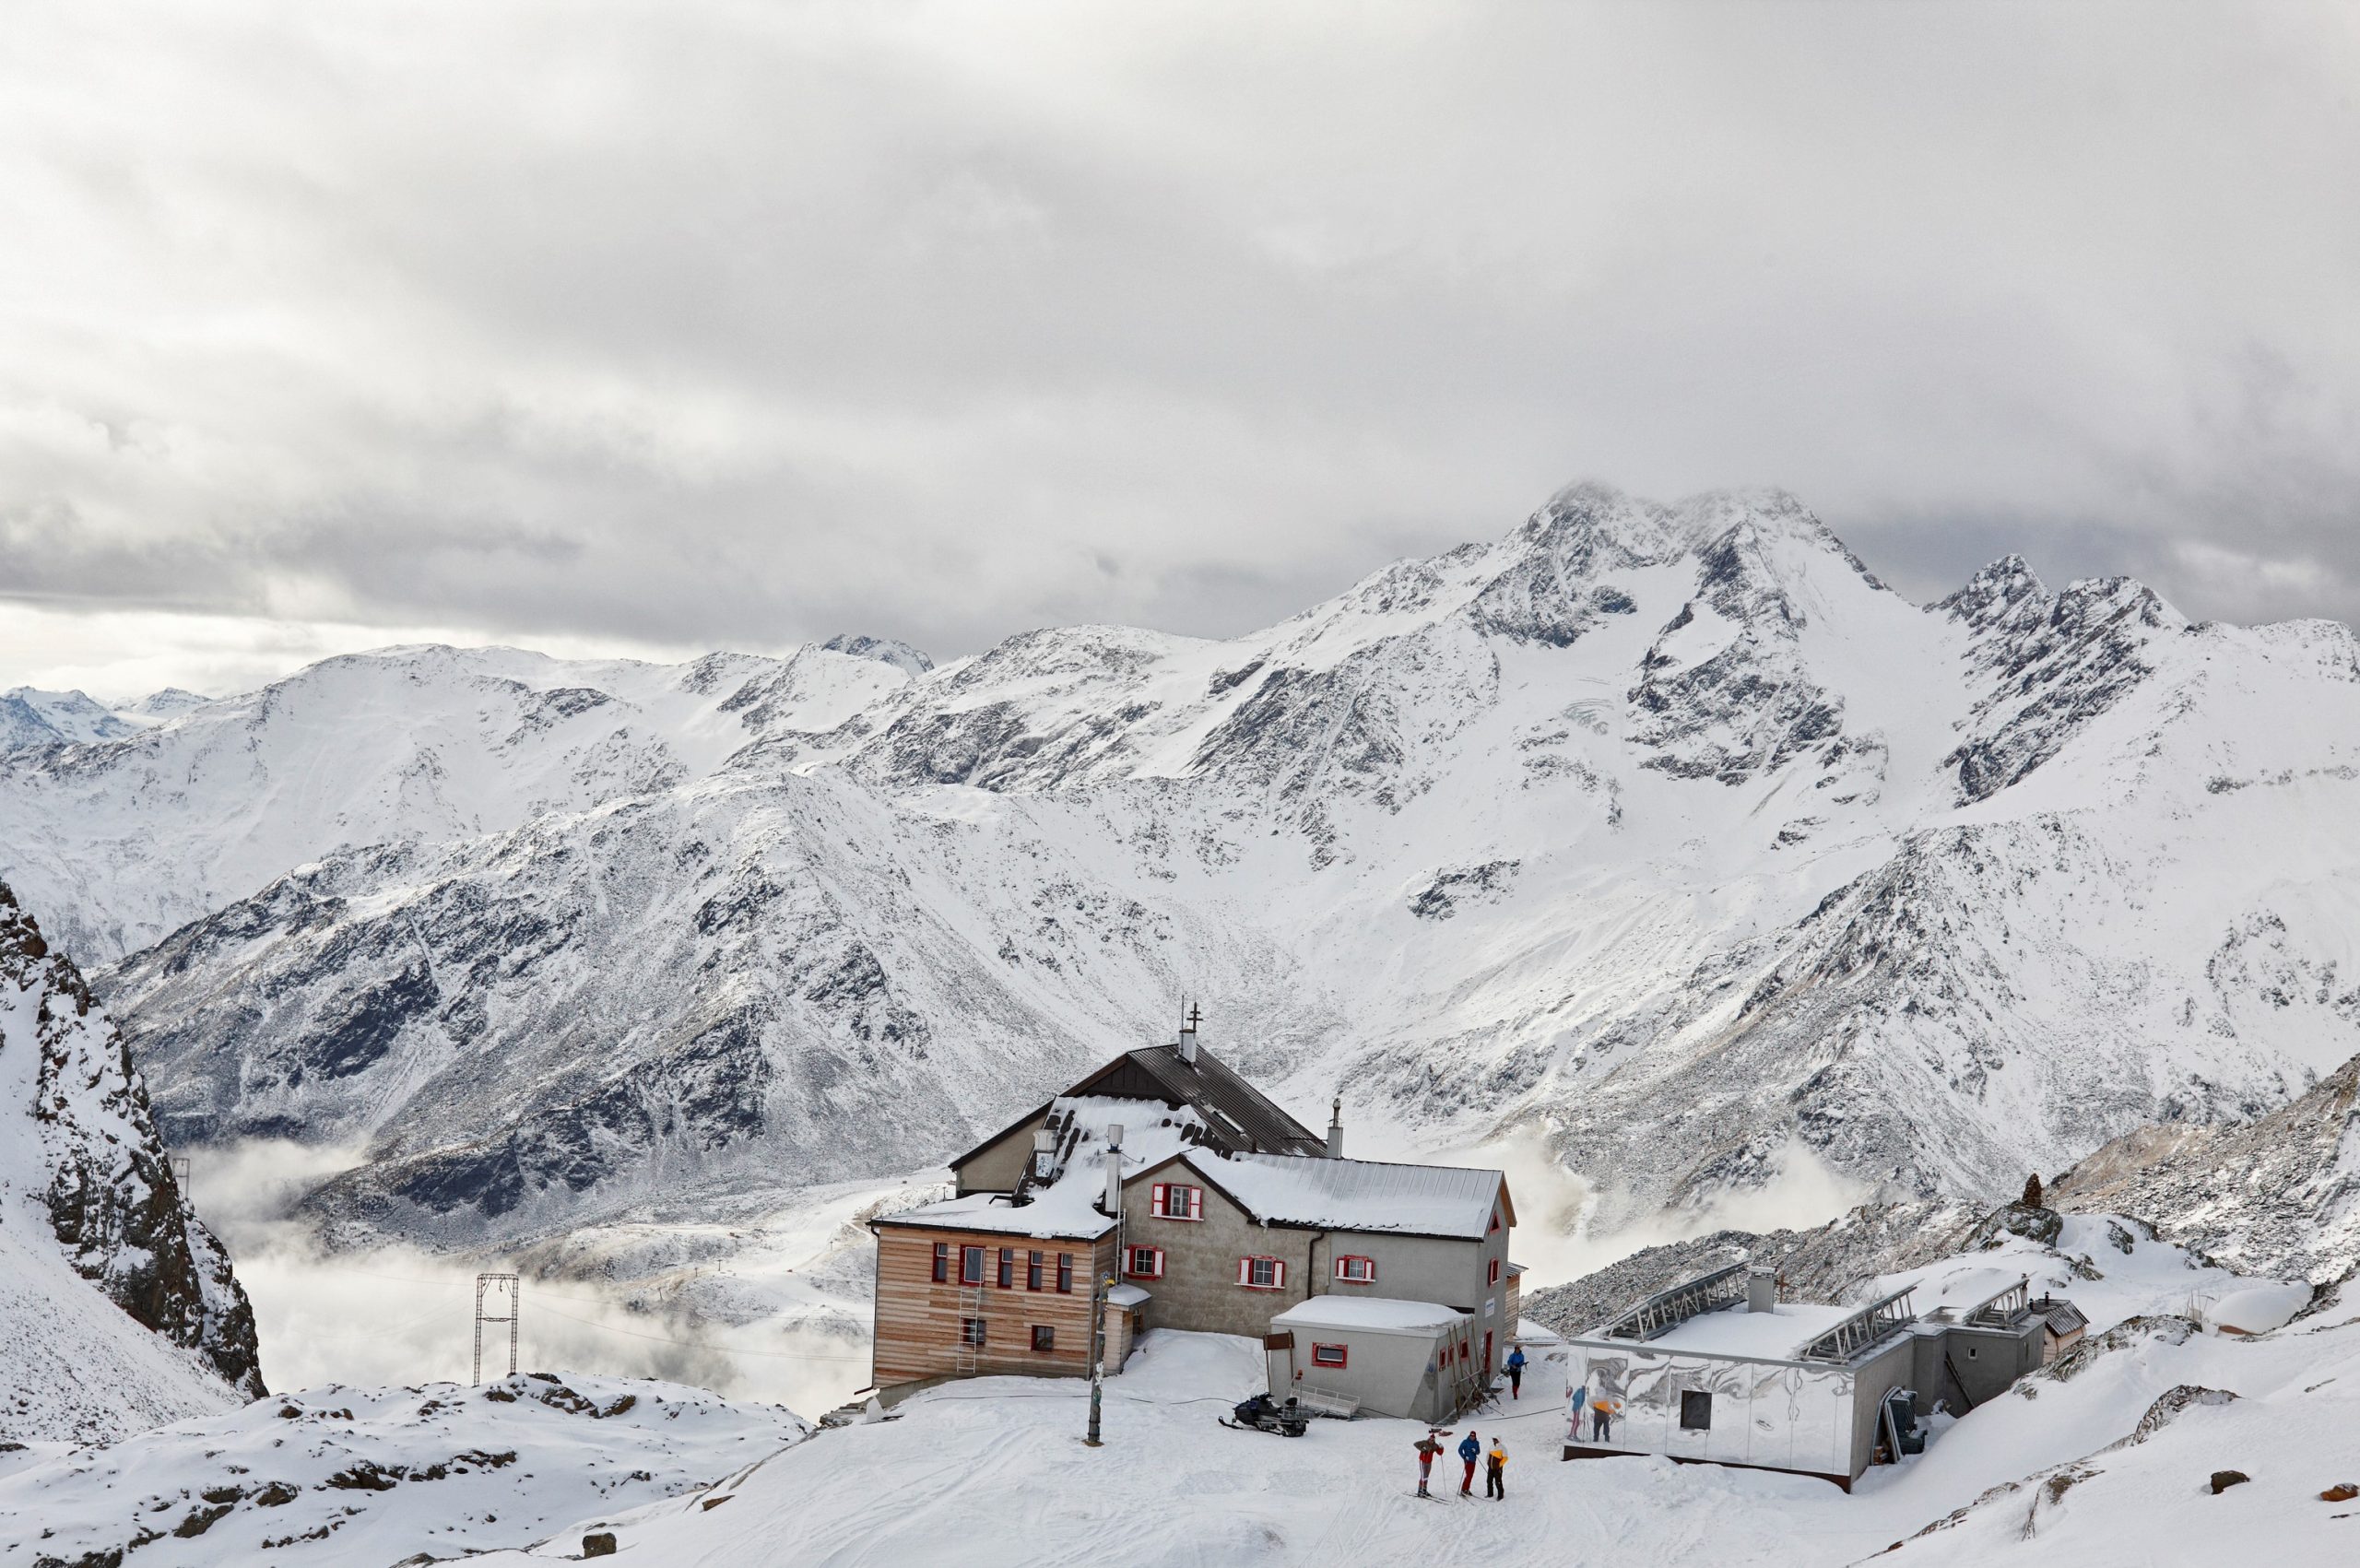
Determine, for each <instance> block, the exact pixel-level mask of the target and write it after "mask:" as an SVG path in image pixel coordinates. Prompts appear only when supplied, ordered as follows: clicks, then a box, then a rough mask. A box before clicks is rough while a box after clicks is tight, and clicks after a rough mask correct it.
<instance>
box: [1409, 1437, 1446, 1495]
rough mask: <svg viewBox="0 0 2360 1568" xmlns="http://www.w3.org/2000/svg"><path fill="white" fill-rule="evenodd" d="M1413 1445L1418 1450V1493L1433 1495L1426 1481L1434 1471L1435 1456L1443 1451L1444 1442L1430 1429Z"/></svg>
mask: <svg viewBox="0 0 2360 1568" xmlns="http://www.w3.org/2000/svg"><path fill="white" fill-rule="evenodd" d="M1413 1446H1414V1447H1415V1448H1416V1449H1417V1450H1418V1495H1419V1496H1420V1497H1432V1496H1433V1495H1434V1493H1433V1492H1431V1491H1427V1490H1426V1482H1427V1480H1429V1479H1430V1478H1431V1477H1432V1476H1433V1475H1434V1456H1435V1455H1437V1454H1439V1453H1441V1452H1442V1444H1441V1443H1440V1442H1439V1441H1437V1440H1436V1438H1435V1436H1434V1431H1433V1430H1432V1429H1429V1430H1428V1431H1427V1432H1426V1435H1425V1436H1423V1437H1422V1438H1420V1439H1418V1441H1417V1442H1416V1444H1413Z"/></svg>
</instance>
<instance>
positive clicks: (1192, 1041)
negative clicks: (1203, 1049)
mask: <svg viewBox="0 0 2360 1568" xmlns="http://www.w3.org/2000/svg"><path fill="white" fill-rule="evenodd" d="M1203 1016H1204V1015H1203V1014H1202V1013H1199V1012H1198V1011H1197V1004H1196V1003H1194V1002H1190V1003H1189V1004H1188V1010H1187V1011H1186V1013H1183V1014H1182V1015H1181V1017H1180V1039H1179V1046H1180V1059H1181V1060H1182V1061H1184V1062H1186V1063H1187V1064H1188V1065H1189V1066H1190V1067H1195V1066H1196V1065H1197V1021H1198V1020H1199V1019H1201V1018H1202V1017H1203Z"/></svg>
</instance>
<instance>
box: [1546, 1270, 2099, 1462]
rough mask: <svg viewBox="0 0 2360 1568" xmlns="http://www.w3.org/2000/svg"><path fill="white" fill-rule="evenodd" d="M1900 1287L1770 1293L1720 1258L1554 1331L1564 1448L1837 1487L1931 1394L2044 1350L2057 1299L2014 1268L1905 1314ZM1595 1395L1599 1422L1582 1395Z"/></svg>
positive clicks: (1767, 1277) (2073, 1317) (2012, 1375)
mask: <svg viewBox="0 0 2360 1568" xmlns="http://www.w3.org/2000/svg"><path fill="white" fill-rule="evenodd" d="M1911 1295H1912V1292H1911V1291H1906V1290H1905V1291H1894V1292H1892V1293H1890V1294H1888V1295H1886V1296H1883V1297H1882V1298H1881V1299H1879V1300H1876V1301H1873V1302H1870V1303H1867V1304H1865V1305H1858V1306H1844V1305H1835V1304H1827V1303H1797V1302H1782V1301H1779V1300H1778V1299H1777V1282H1776V1277H1775V1276H1774V1275H1773V1274H1772V1273H1771V1271H1769V1270H1768V1269H1760V1268H1750V1267H1748V1266H1747V1265H1745V1264H1742V1263H1737V1264H1731V1265H1729V1266H1728V1267H1722V1268H1717V1269H1715V1270H1713V1271H1712V1272H1710V1273H1707V1274H1704V1275H1700V1276H1698V1277H1697V1278H1695V1279H1690V1280H1687V1281H1685V1282H1683V1283H1681V1284H1679V1285H1675V1286H1673V1287H1671V1288H1670V1289H1669V1290H1666V1291H1658V1292H1657V1293H1656V1294H1654V1295H1651V1296H1648V1297H1646V1299H1644V1300H1642V1301H1639V1302H1637V1303H1634V1304H1633V1305H1632V1306H1630V1307H1629V1308H1628V1309H1626V1310H1625V1311H1624V1312H1623V1313H1622V1315H1619V1316H1617V1317H1615V1318H1613V1319H1612V1320H1611V1321H1609V1322H1607V1323H1605V1324H1602V1325H1600V1326H1598V1327H1596V1328H1594V1329H1592V1330H1591V1331H1589V1332H1588V1333H1587V1334H1582V1335H1577V1336H1575V1337H1574V1338H1570V1339H1568V1340H1567V1345H1568V1347H1569V1349H1570V1350H1571V1352H1572V1358H1571V1362H1570V1364H1569V1366H1568V1368H1567V1373H1566V1382H1567V1386H1568V1387H1569V1388H1571V1389H1574V1390H1576V1391H1577V1392H1578V1394H1579V1396H1580V1397H1579V1399H1578V1401H1577V1403H1576V1406H1575V1408H1574V1409H1569V1411H1568V1415H1569V1417H1570V1419H1571V1430H1570V1431H1569V1432H1568V1434H1567V1440H1566V1444H1565V1450H1564V1456H1565V1457H1566V1458H1568V1459H1581V1458H1605V1457H1611V1456H1618V1455H1625V1454H1660V1455H1663V1456H1666V1457H1668V1458H1671V1459H1675V1460H1680V1461H1682V1462H1698V1463H1710V1464H1722V1465H1736V1466H1741V1467H1748V1468H1760V1469H1775V1470H1791V1471H1795V1472H1798V1473H1799V1474H1803V1475H1811V1476H1817V1477H1819V1478H1820V1479H1822V1480H1830V1481H1834V1482H1835V1484H1836V1485H1837V1486H1840V1487H1842V1488H1843V1489H1844V1490H1845V1491H1850V1490H1851V1488H1852V1483H1853V1482H1854V1481H1856V1480H1858V1479H1859V1478H1860V1476H1861V1474H1862V1473H1863V1472H1864V1471H1866V1470H1867V1468H1869V1466H1870V1464H1871V1463H1874V1462H1876V1461H1877V1460H1878V1459H1880V1458H1881V1457H1882V1458H1884V1459H1888V1460H1889V1459H1892V1458H1894V1457H1896V1456H1900V1455H1903V1454H1908V1453H1915V1452H1917V1451H1918V1450H1919V1449H1920V1448H1921V1447H1922V1446H1923V1443H1924V1440H1923V1438H1922V1437H1921V1436H1919V1435H1918V1431H1917V1417H1918V1415H1919V1414H1921V1413H1923V1412H1925V1411H1929V1410H1930V1409H1932V1408H1933V1405H1934V1403H1935V1401H1937V1400H1941V1401H1943V1402H1944V1403H1946V1404H1948V1406H1949V1407H1950V1408H1951V1409H1953V1410H1954V1411H1959V1412H1961V1413H1963V1412H1964V1411H1965V1410H1967V1409H1973V1408H1974V1406H1975V1405H1976V1404H1979V1403H1981V1402H1982V1401H1983V1400H1985V1399H1988V1398H1989V1397H1991V1396H1992V1395H1994V1394H1997V1393H1999V1392H2000V1391H2002V1390H2004V1389H2006V1388H2007V1387H2008V1386H2009V1385H2011V1384H2012V1383H2013V1382H2014V1381H2015V1380H2016V1379H2017V1378H2018V1377H2019V1376H2021V1375H2023V1374H2024V1373H2026V1372H2029V1371H2031V1370H2033V1369H2034V1368H2035V1367H2037V1366H2039V1365H2041V1364H2042V1363H2043V1362H2045V1361H2046V1360H2047V1359H2050V1358H2051V1357H2053V1356H2054V1354H2055V1353H2056V1350H2057V1348H2058V1346H2059V1343H2060V1339H2061V1338H2063V1337H2062V1336H2060V1334H2059V1331H2058V1326H2059V1325H2072V1326H2073V1328H2072V1332H2073V1333H2075V1334H2078V1326H2079V1324H2080V1323H2081V1322H2082V1321H2083V1320H2082V1315H2081V1314H2080V1312H2079V1310H2078V1309H2076V1308H2074V1307H2073V1305H2072V1303H2070V1302H2066V1301H2063V1300H2061V1299H2056V1298H2049V1297H2043V1298H2041V1299H2039V1300H2038V1301H2035V1300H2034V1299H2033V1298H2032V1297H2031V1294H2030V1288H2029V1282H2028V1281H2027V1280H2025V1279H2022V1278H2018V1279H2016V1280H2014V1281H2013V1282H2012V1283H2010V1284H2007V1285H2005V1286H2003V1287H2002V1288H2001V1289H2000V1290H1998V1291H1993V1292H1991V1293H1990V1294H1988V1296H1984V1297H1982V1298H1981V1299H1978V1300H1976V1301H1975V1302H1973V1303H1971V1304H1968V1305H1966V1306H1965V1307H1964V1308H1953V1307H1942V1308H1939V1309H1937V1310H1935V1311H1934V1312H1931V1313H1929V1314H1926V1315H1919V1314H1918V1313H1917V1312H1916V1311H1914V1310H1913V1309H1912V1308H1911V1306H1910V1304H1909V1303H1910V1298H1911ZM1599 1399H1604V1400H1606V1401H1607V1402H1608V1404H1609V1406H1610V1409H1611V1424H1610V1425H1609V1426H1608V1427H1607V1428H1606V1429H1605V1430H1604V1431H1603V1432H1601V1431H1600V1430H1599V1424H1598V1421H1597V1418H1596V1413H1595V1411H1594V1409H1590V1408H1589V1407H1591V1406H1592V1405H1594V1404H1595V1402H1596V1401H1598V1400H1599Z"/></svg>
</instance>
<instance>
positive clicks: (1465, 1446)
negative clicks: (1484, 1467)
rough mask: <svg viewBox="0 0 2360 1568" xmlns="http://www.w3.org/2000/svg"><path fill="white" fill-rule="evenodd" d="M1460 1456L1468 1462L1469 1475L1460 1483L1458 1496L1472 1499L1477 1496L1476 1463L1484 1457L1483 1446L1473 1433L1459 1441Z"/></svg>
mask: <svg viewBox="0 0 2360 1568" xmlns="http://www.w3.org/2000/svg"><path fill="white" fill-rule="evenodd" d="M1458 1456H1459V1457H1460V1458H1461V1459H1464V1460H1466V1461H1467V1474H1466V1476H1465V1478H1464V1479H1463V1480H1460V1481H1459V1483H1458V1495H1459V1496H1461V1497H1472V1496H1474V1495H1475V1461H1476V1460H1478V1459H1480V1458H1481V1457H1482V1456H1483V1444H1482V1443H1481V1440H1480V1439H1478V1438H1477V1437H1476V1435H1475V1434H1474V1433H1473V1432H1469V1433H1468V1434H1467V1435H1466V1436H1465V1437H1464V1438H1462V1439H1460V1440H1459V1444H1458Z"/></svg>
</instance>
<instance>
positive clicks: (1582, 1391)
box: [1565, 1383, 1589, 1443]
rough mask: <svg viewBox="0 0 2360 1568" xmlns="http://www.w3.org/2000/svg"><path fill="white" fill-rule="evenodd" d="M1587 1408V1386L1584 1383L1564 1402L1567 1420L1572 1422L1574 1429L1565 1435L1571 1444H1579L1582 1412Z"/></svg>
mask: <svg viewBox="0 0 2360 1568" xmlns="http://www.w3.org/2000/svg"><path fill="white" fill-rule="evenodd" d="M1588 1408H1589V1385H1588V1384H1587V1383H1585V1384H1583V1385H1581V1386H1580V1387H1578V1388H1576V1389H1575V1390H1574V1397H1573V1398H1571V1399H1570V1400H1568V1401H1566V1409H1567V1410H1568V1412H1569V1415H1568V1419H1569V1420H1571V1421H1573V1423H1574V1429H1573V1431H1571V1432H1567V1433H1566V1434H1565V1435H1566V1436H1567V1437H1568V1438H1569V1439H1571V1440H1572V1441H1573V1442H1575V1443H1579V1442H1580V1441H1581V1440H1582V1412H1583V1411H1584V1410H1586V1409H1588Z"/></svg>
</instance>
